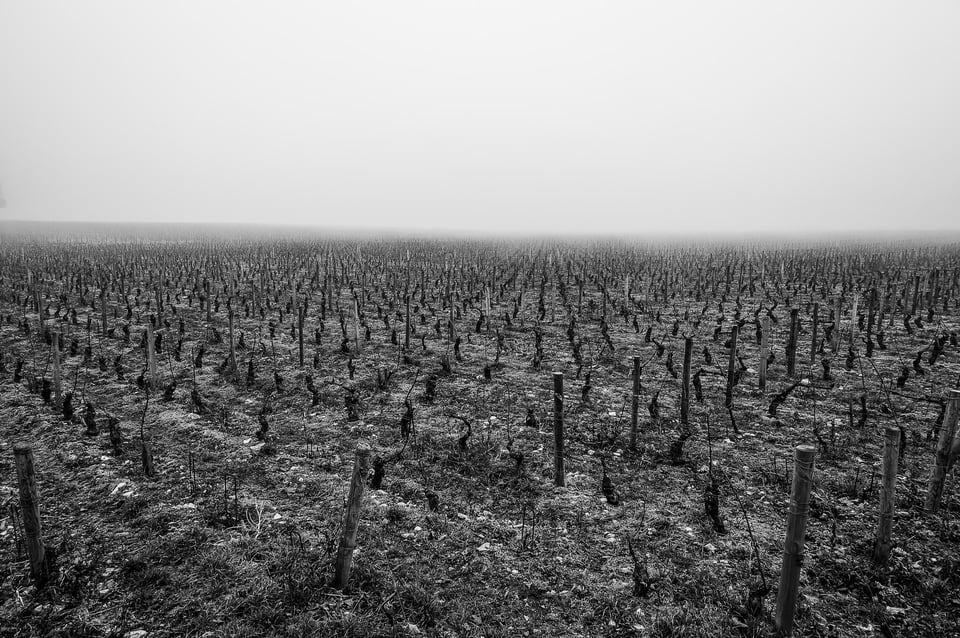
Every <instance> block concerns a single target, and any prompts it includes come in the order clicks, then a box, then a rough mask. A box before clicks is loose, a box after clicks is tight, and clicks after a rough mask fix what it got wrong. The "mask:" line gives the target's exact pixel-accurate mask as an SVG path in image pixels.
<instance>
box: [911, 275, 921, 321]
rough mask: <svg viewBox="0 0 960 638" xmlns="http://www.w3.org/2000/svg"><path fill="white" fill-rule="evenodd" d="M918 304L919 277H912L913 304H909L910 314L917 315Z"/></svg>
mask: <svg viewBox="0 0 960 638" xmlns="http://www.w3.org/2000/svg"><path fill="white" fill-rule="evenodd" d="M919 303H920V275H919V274H916V275H914V276H913V303H911V304H910V314H911V315H915V314H917V306H918V305H919Z"/></svg>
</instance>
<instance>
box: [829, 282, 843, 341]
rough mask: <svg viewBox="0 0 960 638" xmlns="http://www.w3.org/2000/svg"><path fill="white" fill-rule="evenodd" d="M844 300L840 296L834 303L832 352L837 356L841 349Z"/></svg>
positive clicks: (831, 337) (831, 336)
mask: <svg viewBox="0 0 960 638" xmlns="http://www.w3.org/2000/svg"><path fill="white" fill-rule="evenodd" d="M842 305H843V299H842V298H841V297H840V295H837V298H836V299H835V301H834V306H833V333H832V334H831V335H830V350H832V351H833V354H837V351H838V350H839V349H840V311H841V310H842Z"/></svg>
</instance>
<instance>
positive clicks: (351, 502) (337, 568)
mask: <svg viewBox="0 0 960 638" xmlns="http://www.w3.org/2000/svg"><path fill="white" fill-rule="evenodd" d="M369 466H370V448H369V446H367V444H366V443H364V442H361V443H360V444H359V445H357V456H356V459H355V461H354V463H353V477H352V478H351V480H350V494H349V496H348V497H347V509H346V513H345V514H344V517H343V535H342V536H341V537H340V549H339V550H338V551H337V562H336V564H335V565H334V572H333V586H334V587H336V588H337V589H343V588H345V587H346V586H347V583H348V582H349V580H350V568H351V566H352V565H353V550H354V548H356V546H357V528H358V527H359V525H360V506H361V504H362V499H363V485H364V483H365V482H366V480H367V470H368V468H369Z"/></svg>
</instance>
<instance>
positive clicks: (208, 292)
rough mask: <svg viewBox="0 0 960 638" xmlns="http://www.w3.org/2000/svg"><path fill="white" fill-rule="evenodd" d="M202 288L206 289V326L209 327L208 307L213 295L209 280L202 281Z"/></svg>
mask: <svg viewBox="0 0 960 638" xmlns="http://www.w3.org/2000/svg"><path fill="white" fill-rule="evenodd" d="M204 288H206V290H207V328H209V327H210V307H211V305H212V303H213V302H212V300H211V299H210V298H211V297H212V296H213V291H212V290H211V286H210V282H209V281H208V282H205V283H204Z"/></svg>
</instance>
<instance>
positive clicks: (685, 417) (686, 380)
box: [680, 337, 693, 425]
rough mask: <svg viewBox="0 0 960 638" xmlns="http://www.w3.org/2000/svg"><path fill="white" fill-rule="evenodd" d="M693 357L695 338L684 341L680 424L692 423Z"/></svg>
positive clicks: (687, 338)
mask: <svg viewBox="0 0 960 638" xmlns="http://www.w3.org/2000/svg"><path fill="white" fill-rule="evenodd" d="M692 357H693V337H684V339H683V383H682V385H681V386H680V423H682V424H683V425H687V424H688V423H689V422H690V360H691V358H692Z"/></svg>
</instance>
